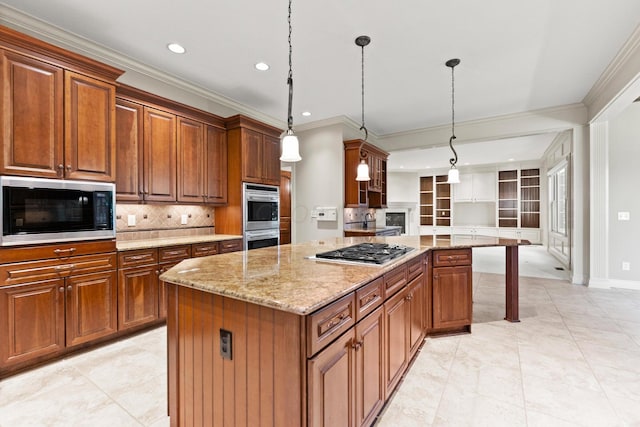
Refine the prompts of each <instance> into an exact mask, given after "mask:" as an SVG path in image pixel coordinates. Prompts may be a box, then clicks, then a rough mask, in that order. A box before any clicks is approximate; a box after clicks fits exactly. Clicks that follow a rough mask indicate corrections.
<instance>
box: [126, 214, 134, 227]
mask: <svg viewBox="0 0 640 427" xmlns="http://www.w3.org/2000/svg"><path fill="white" fill-rule="evenodd" d="M127 225H128V226H129V227H135V226H136V216H135V215H127Z"/></svg>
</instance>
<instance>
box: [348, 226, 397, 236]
mask: <svg viewBox="0 0 640 427" xmlns="http://www.w3.org/2000/svg"><path fill="white" fill-rule="evenodd" d="M390 230H398V231H400V230H402V227H400V226H399V225H387V226H384V227H367V228H363V227H362V226H360V227H354V228H345V229H344V231H345V232H349V233H362V234H367V233H369V234H370V233H372V232H373V233H377V232H381V231H390Z"/></svg>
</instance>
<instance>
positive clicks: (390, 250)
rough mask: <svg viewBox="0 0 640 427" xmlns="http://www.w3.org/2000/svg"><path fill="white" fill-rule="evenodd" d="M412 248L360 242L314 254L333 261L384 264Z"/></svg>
mask: <svg viewBox="0 0 640 427" xmlns="http://www.w3.org/2000/svg"><path fill="white" fill-rule="evenodd" d="M413 249H414V248H410V247H408V246H404V245H392V244H389V243H360V244H357V245H353V246H348V247H346V248H341V249H336V250H333V251H329V252H322V253H319V254H316V258H321V259H326V260H333V261H350V262H361V263H369V264H384V263H387V262H389V261H391V260H392V259H394V258H398V257H399V256H402V255H404V254H406V253H408V252H411V251H412V250H413Z"/></svg>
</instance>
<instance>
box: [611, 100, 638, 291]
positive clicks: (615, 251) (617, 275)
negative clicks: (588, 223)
mask: <svg viewBox="0 0 640 427" xmlns="http://www.w3.org/2000/svg"><path fill="white" fill-rule="evenodd" d="M639 160H640V102H635V103H633V104H631V105H630V106H629V107H627V109H625V110H624V111H623V112H622V113H621V114H620V115H619V116H617V117H616V118H614V119H612V120H610V122H609V168H608V170H609V278H610V279H613V280H631V281H640V252H639V251H638V249H637V244H638V242H639V241H640V197H638V196H639V194H640V192H639V191H638V189H637V187H636V185H638V182H640V168H638V161H639ZM618 212H629V213H630V220H629V221H619V220H618ZM623 261H624V262H629V263H630V266H631V270H629V271H623V270H622V262H623Z"/></svg>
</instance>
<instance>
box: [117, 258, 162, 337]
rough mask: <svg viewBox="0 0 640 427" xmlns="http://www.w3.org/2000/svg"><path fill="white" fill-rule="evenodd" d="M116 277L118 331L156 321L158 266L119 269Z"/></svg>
mask: <svg viewBox="0 0 640 427" xmlns="http://www.w3.org/2000/svg"><path fill="white" fill-rule="evenodd" d="M118 276H119V277H118V329H119V330H123V329H127V328H132V327H134V326H139V325H143V324H145V323H149V322H152V321H154V320H157V319H158V266H157V265H156V264H153V265H146V266H141V267H132V268H126V269H121V270H119V271H118Z"/></svg>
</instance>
